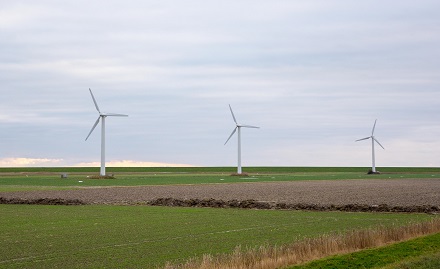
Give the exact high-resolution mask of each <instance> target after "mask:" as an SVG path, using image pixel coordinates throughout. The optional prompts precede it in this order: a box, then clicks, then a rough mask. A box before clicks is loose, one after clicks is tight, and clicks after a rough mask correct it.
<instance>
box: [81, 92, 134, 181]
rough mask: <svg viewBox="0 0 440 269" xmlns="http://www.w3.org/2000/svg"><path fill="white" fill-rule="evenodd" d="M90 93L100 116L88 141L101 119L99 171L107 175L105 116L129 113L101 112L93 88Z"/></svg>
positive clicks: (102, 174)
mask: <svg viewBox="0 0 440 269" xmlns="http://www.w3.org/2000/svg"><path fill="white" fill-rule="evenodd" d="M89 91H90V95H91V96H92V99H93V103H95V107H96V110H98V113H99V116H98V119H97V120H96V122H95V124H94V125H93V127H92V130H90V132H89V135H87V137H86V141H87V139H88V138H89V136H90V135H91V134H92V132H93V130H95V128H96V126H97V125H98V123H99V120H101V171H100V173H99V175H100V176H105V118H106V117H113V116H115V117H128V115H124V114H115V113H105V112H101V111H100V110H99V107H98V103H96V100H95V97H94V96H93V93H92V90H91V89H90V88H89Z"/></svg>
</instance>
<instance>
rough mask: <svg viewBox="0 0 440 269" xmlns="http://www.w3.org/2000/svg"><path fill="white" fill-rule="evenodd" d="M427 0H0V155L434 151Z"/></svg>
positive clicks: (15, 161) (339, 159)
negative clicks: (237, 129) (103, 140)
mask: <svg viewBox="0 0 440 269" xmlns="http://www.w3.org/2000/svg"><path fill="white" fill-rule="evenodd" d="M439 12H440V2H439V1H427V0H422V1H377V0H373V1H348V0H346V1H336V0H334V1H332V0H330V1H324V0H322V1H296V0H293V1H291V0H289V1H287V0H281V1H278V0H276V1H261V0H257V1H255V0H253V1H250V0H239V1H228V0H226V1H200V0H189V1H169V0H166V1H148V0H147V1H137V0H133V1H114V0H110V1H83V0H78V1H70V0H69V1H49V0H42V1H20V0H18V1H4V0H0V92H1V98H0V126H1V127H0V167H6V166H98V165H99V161H100V129H99V128H97V129H95V131H94V133H93V134H92V135H91V136H90V138H89V139H88V140H87V141H84V140H85V138H86V136H87V134H88V132H89V131H90V129H91V127H92V125H93V124H94V122H95V120H96V118H97V117H98V114H97V111H96V109H95V107H94V105H93V102H92V99H91V97H90V94H89V91H88V89H89V88H91V89H92V90H93V93H94V95H95V97H96V99H97V102H98V104H99V106H100V108H101V110H102V111H105V112H114V113H122V114H128V115H129V117H128V118H116V117H114V118H107V121H106V123H107V125H106V130H107V131H106V134H107V146H106V152H107V154H106V156H107V166H112V165H114V166H148V165H154V166H163V165H169V166H173V165H195V166H235V165H236V159H237V153H236V151H237V138H236V137H233V138H232V139H231V140H230V141H229V142H228V144H226V145H224V143H225V141H226V139H227V138H228V136H229V135H230V133H231V131H232V130H233V128H234V122H233V119H232V117H231V114H230V112H229V107H228V104H231V106H232V108H233V109H234V112H235V116H236V117H237V120H238V121H239V122H241V123H243V124H249V125H256V126H260V127H261V128H260V129H243V131H242V144H243V145H242V147H243V148H242V151H243V159H242V162H243V165H244V166H365V167H367V166H370V165H371V143H370V142H369V141H360V142H354V141H355V140H356V139H359V138H364V137H367V136H369V135H370V134H371V129H372V127H373V123H374V121H375V119H377V125H376V131H375V136H376V138H377V139H378V140H379V141H380V142H381V144H382V145H383V146H384V147H385V150H382V149H381V148H379V147H376V162H377V166H378V167H380V166H431V167H439V166H440V106H439V103H440V101H439V100H440V87H439V86H440V78H439V74H440V61H439V58H440V34H439V33H440V16H438V13H439Z"/></svg>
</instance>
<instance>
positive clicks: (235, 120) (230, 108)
mask: <svg viewBox="0 0 440 269" xmlns="http://www.w3.org/2000/svg"><path fill="white" fill-rule="evenodd" d="M229 110H231V114H232V118H233V119H234V122H235V124H238V123H237V119H236V118H235V116H234V112H232V107H231V105H229Z"/></svg>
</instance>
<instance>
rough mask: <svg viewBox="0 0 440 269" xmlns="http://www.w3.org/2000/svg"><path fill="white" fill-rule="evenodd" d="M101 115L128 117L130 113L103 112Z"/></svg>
mask: <svg viewBox="0 0 440 269" xmlns="http://www.w3.org/2000/svg"><path fill="white" fill-rule="evenodd" d="M101 116H115V117H128V115H125V114H116V113H101Z"/></svg>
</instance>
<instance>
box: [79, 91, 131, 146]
mask: <svg viewBox="0 0 440 269" xmlns="http://www.w3.org/2000/svg"><path fill="white" fill-rule="evenodd" d="M89 91H90V95H91V96H92V99H93V103H94V104H95V107H96V110H97V111H98V113H99V117H98V119H97V120H96V122H95V124H93V127H92V129H91V130H90V132H89V134H88V135H87V137H86V141H87V139H88V138H89V136H90V135H91V134H92V133H93V130H95V128H96V126H97V125H98V123H99V120H100V119H101V118H104V117H128V115H125V114H117V113H107V112H101V111H100V110H99V106H98V103H97V102H96V99H95V96H93V93H92V90H91V89H90V88H89Z"/></svg>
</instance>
